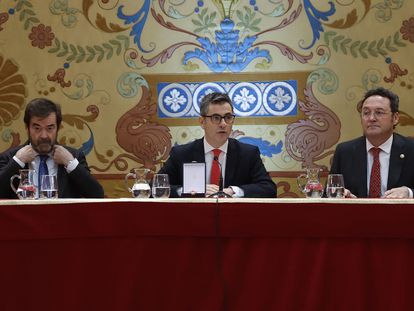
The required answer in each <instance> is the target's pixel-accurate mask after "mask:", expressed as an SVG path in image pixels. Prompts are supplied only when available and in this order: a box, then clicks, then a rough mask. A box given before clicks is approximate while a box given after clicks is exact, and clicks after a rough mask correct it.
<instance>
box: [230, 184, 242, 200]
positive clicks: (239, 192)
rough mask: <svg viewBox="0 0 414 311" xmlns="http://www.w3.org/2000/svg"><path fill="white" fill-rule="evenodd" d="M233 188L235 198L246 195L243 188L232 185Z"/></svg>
mask: <svg viewBox="0 0 414 311" xmlns="http://www.w3.org/2000/svg"><path fill="white" fill-rule="evenodd" d="M230 188H231V190H233V192H234V194H233V198H243V197H244V191H243V189H242V188H239V187H237V186H230Z"/></svg>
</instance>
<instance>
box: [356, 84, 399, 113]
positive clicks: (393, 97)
mask: <svg viewBox="0 0 414 311" xmlns="http://www.w3.org/2000/svg"><path fill="white" fill-rule="evenodd" d="M374 95H379V96H381V97H386V98H388V99H389V100H390V108H391V111H392V112H398V111H399V103H400V99H399V98H398V95H397V94H395V93H393V92H391V91H390V90H388V89H385V88H383V87H378V88H375V89H372V90H369V91H368V92H366V93H365V95H364V98H363V99H362V100H361V101H360V102H359V103H358V105H357V109H358V112H361V110H362V105H363V104H364V102H365V101H366V100H367V98H368V97H371V96H374Z"/></svg>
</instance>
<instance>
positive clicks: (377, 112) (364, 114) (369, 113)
mask: <svg viewBox="0 0 414 311" xmlns="http://www.w3.org/2000/svg"><path fill="white" fill-rule="evenodd" d="M389 112H390V111H384V110H374V111H370V110H363V111H362V112H361V117H362V118H364V119H369V118H371V116H372V115H373V116H374V118H375V119H381V118H384V117H385V116H386V115H387V114H388V113H389Z"/></svg>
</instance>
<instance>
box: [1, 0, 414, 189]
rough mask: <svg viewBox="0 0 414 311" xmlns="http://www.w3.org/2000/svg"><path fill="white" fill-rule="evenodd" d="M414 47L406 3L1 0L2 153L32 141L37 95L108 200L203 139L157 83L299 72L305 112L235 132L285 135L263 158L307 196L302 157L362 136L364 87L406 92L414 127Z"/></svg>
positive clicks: (323, 156)
mask: <svg viewBox="0 0 414 311" xmlns="http://www.w3.org/2000/svg"><path fill="white" fill-rule="evenodd" d="M413 43H414V2H412V1H403V0H399V1H398V0H397V1H385V0H381V1H373V0H359V1H316V0H314V1H308V0H307V1H305V0H302V1H297V0H278V1H267V0H263V1H254V0H210V1H208V0H199V1H195V0H191V1H190V0H184V1H180V2H177V1H168V0H159V1H150V0H140V1H110V0H105V1H104V0H101V1H94V0H78V1H70V0H48V1H40V0H38V1H29V0H17V1H15V0H5V1H1V2H0V134H1V139H0V150H1V151H3V150H6V149H8V148H9V147H11V146H15V145H18V144H20V143H22V142H24V141H25V140H26V137H27V135H26V133H25V129H24V126H23V122H22V112H23V111H24V107H25V104H26V103H27V102H28V101H29V100H30V99H32V98H34V97H40V96H42V97H48V98H50V99H52V100H54V101H56V102H58V103H60V104H61V105H62V108H63V113H64V122H63V127H62V129H61V131H60V134H59V140H60V142H61V143H65V144H68V145H71V146H74V147H77V148H83V149H84V150H85V152H86V153H87V159H88V162H89V164H90V166H91V169H92V171H93V173H94V174H95V175H96V176H97V177H98V178H99V180H100V181H101V182H102V184H103V185H104V187H105V190H106V195H107V196H108V197H123V196H129V194H128V193H127V192H126V191H125V187H124V184H123V176H125V174H126V173H127V172H128V171H129V170H130V169H131V168H134V167H141V166H145V167H149V168H152V169H154V170H156V169H158V168H159V166H160V163H162V161H164V160H165V159H166V158H167V157H168V152H169V150H170V148H171V146H173V145H174V144H176V143H178V144H181V143H186V142H188V141H191V140H193V139H194V138H199V137H201V136H202V131H201V129H200V128H199V127H198V126H197V125H196V122H194V119H190V118H187V119H179V120H164V119H160V118H159V117H158V115H157V90H156V85H157V83H158V82H166V81H170V82H174V81H268V80H288V79H296V80H297V81H298V94H297V95H298V98H299V109H298V114H297V116H294V117H292V116H290V117H272V118H260V117H254V118H249V117H246V118H243V117H241V118H237V119H236V124H235V126H234V130H235V131H234V137H236V138H240V137H249V138H254V139H256V140H259V139H261V141H264V142H266V143H268V144H269V146H271V147H274V146H280V145H278V143H281V146H282V148H281V150H279V152H273V153H271V155H263V161H264V163H265V165H266V167H267V169H268V170H269V171H270V172H271V174H272V176H273V177H274V178H275V180H276V181H277V182H278V183H279V184H278V185H279V189H278V192H279V195H280V196H297V195H298V193H297V187H296V184H295V176H297V175H298V174H299V173H300V172H301V171H302V168H303V166H306V165H309V164H311V163H315V164H317V165H321V166H322V167H324V168H325V172H326V169H328V168H329V163H330V162H329V161H330V159H331V156H332V153H333V151H334V148H335V146H336V144H337V143H338V142H341V141H345V140H349V139H351V138H354V137H356V136H359V135H360V134H361V130H360V124H359V116H358V113H357V112H356V109H355V106H356V103H357V101H358V100H359V99H360V98H361V96H362V95H363V94H364V93H365V91H366V90H368V89H370V88H372V87H375V86H384V87H386V88H390V89H392V90H393V91H394V92H396V93H397V94H399V96H400V110H401V111H402V113H401V122H400V125H399V126H398V127H397V131H398V132H400V133H401V134H403V135H410V136H412V135H413V126H414V120H413V118H412V116H413V114H414V106H413V104H412V98H413V93H414V89H413V85H414V82H413V77H414V76H413V70H414V62H413V60H412V59H413V55H414V53H413V52H414V49H413ZM220 49H221V50H220ZM232 53H234V55H232ZM228 55H232V57H231V58H230V59H229V60H227V61H225V58H226V56H228ZM236 55H238V56H240V57H239V58H237V59H236Z"/></svg>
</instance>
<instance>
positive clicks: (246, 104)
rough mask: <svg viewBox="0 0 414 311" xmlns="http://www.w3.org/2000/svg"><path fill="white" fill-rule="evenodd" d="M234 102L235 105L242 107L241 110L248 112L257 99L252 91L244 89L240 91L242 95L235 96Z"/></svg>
mask: <svg viewBox="0 0 414 311" xmlns="http://www.w3.org/2000/svg"><path fill="white" fill-rule="evenodd" d="M233 101H234V104H235V105H238V106H240V108H241V110H243V111H247V110H250V106H251V105H253V104H254V103H255V102H256V97H254V95H252V94H250V91H249V90H248V89H247V88H245V87H244V88H242V89H241V90H240V94H237V95H236V96H234V98H233Z"/></svg>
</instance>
